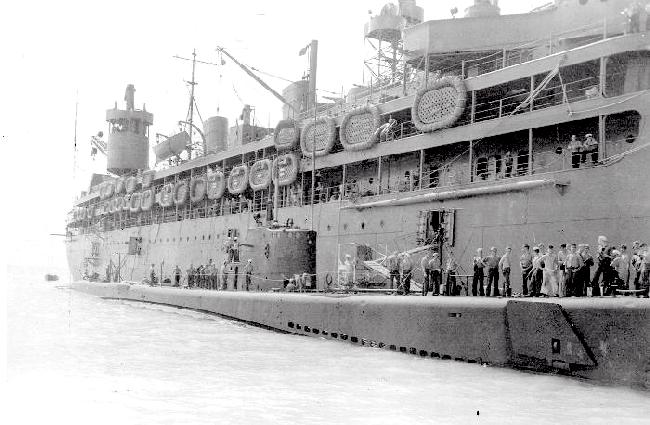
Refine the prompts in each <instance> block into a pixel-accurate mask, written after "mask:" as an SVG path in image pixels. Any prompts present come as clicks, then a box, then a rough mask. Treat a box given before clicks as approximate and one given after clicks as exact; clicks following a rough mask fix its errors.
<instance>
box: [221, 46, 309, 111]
mask: <svg viewBox="0 0 650 425" xmlns="http://www.w3.org/2000/svg"><path fill="white" fill-rule="evenodd" d="M217 51H218V52H221V53H223V54H224V55H226V56H228V58H230V59H231V60H232V61H233V62H235V63H236V64H237V65H239V67H240V68H241V69H243V70H244V72H245V73H247V74H248V75H249V76H250V77H251V78H253V79H254V80H255V81H257V82H258V83H259V84H260V85H261V86H262V87H264V88H265V89H266V90H268V91H270V92H271V93H272V94H273V96H275V97H277V98H278V99H279V100H280V101H281V102H282V103H284V104H285V105H287V106H288V107H289V108H291V110H292V111H294V112H296V113H298V112H299V111H296V108H295V107H294V106H293V105H292V104H291V103H289V102H288V101H287V99H285V98H284V97H283V96H282V95H281V94H280V93H278V92H277V91H275V90H273V89H272V88H271V87H270V86H269V85H268V84H266V83H265V82H264V80H262V79H261V78H260V77H258V76H257V75H255V74H254V73H253V71H251V70H250V69H249V68H248V67H247V66H246V65H244V64H243V63H241V62H239V61H238V60H237V59H235V58H234V57H233V56H232V55H231V54H230V53H228V52H227V51H226V49H224V48H223V47H220V46H217Z"/></svg>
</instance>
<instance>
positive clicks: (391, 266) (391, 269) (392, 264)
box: [386, 251, 400, 290]
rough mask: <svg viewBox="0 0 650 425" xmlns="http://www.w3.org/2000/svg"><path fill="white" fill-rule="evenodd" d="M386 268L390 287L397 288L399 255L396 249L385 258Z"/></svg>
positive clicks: (398, 281)
mask: <svg viewBox="0 0 650 425" xmlns="http://www.w3.org/2000/svg"><path fill="white" fill-rule="evenodd" d="M386 268H387V269H388V273H389V276H390V289H397V290H399V286H400V279H399V257H398V256H397V251H395V252H393V253H392V254H391V255H389V256H388V257H387V258H386Z"/></svg>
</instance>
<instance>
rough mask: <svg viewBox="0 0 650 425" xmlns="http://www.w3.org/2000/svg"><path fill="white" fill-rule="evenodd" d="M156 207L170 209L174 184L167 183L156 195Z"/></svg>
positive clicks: (172, 203) (172, 201)
mask: <svg viewBox="0 0 650 425" xmlns="http://www.w3.org/2000/svg"><path fill="white" fill-rule="evenodd" d="M157 198H158V205H160V206H161V207H171V206H172V205H174V184H173V183H167V184H166V185H164V186H163V187H162V188H161V189H160V192H158V195H157Z"/></svg>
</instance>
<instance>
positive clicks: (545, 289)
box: [540, 245, 559, 297]
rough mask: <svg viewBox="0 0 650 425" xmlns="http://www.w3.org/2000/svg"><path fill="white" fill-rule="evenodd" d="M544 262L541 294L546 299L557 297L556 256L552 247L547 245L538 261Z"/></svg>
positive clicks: (557, 264)
mask: <svg viewBox="0 0 650 425" xmlns="http://www.w3.org/2000/svg"><path fill="white" fill-rule="evenodd" d="M541 262H544V276H545V278H544V279H543V284H542V289H541V293H542V294H543V295H546V296H547V297H557V296H558V283H557V281H558V267H559V263H558V260H557V254H556V253H555V251H554V250H553V245H549V246H548V248H547V250H546V255H544V256H543V257H542V259H541V261H540V263H541Z"/></svg>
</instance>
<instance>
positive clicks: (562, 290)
mask: <svg viewBox="0 0 650 425" xmlns="http://www.w3.org/2000/svg"><path fill="white" fill-rule="evenodd" d="M566 256H567V252H566V244H565V243H563V244H560V250H559V251H558V252H557V263H558V266H559V271H558V279H557V283H558V290H557V294H558V296H560V297H565V296H566V295H567V293H566V285H565V278H566V276H565V269H566V267H565V265H564V262H565V261H566Z"/></svg>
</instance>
